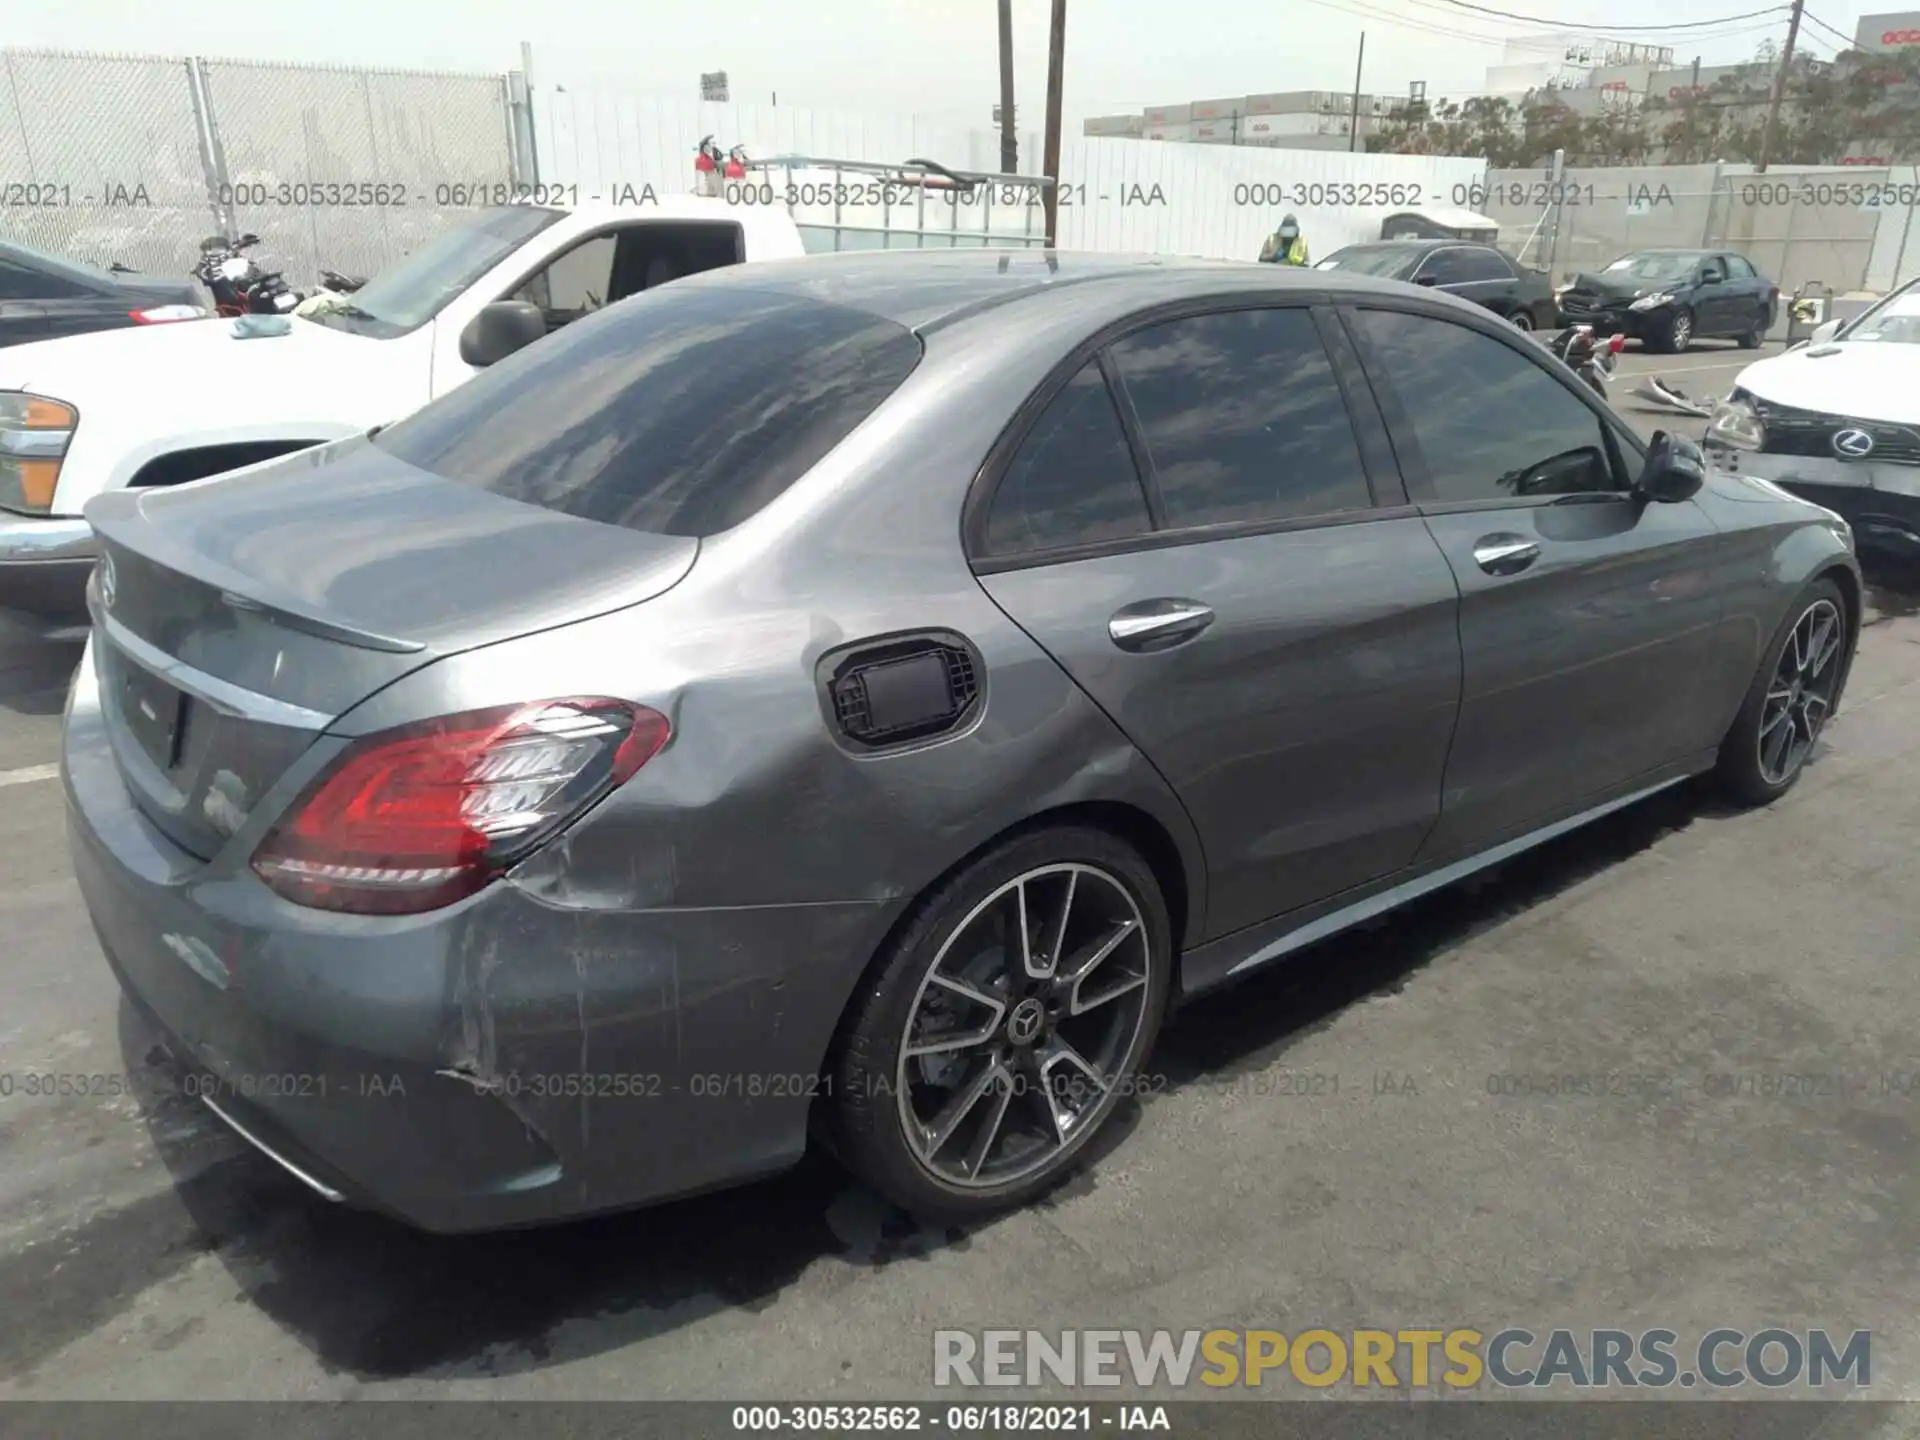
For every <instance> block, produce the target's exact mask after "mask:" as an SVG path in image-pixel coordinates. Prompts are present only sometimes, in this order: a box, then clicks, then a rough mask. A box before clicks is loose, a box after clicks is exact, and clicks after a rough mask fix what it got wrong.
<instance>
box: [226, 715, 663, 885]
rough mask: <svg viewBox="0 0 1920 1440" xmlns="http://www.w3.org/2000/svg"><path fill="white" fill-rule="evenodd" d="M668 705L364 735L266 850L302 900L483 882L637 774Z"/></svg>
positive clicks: (273, 878) (270, 870)
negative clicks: (660, 708) (665, 706)
mask: <svg viewBox="0 0 1920 1440" xmlns="http://www.w3.org/2000/svg"><path fill="white" fill-rule="evenodd" d="M670 733H671V731H670V727H669V725H668V723H667V717H666V716H664V715H662V714H660V713H659V712H658V711H657V710H649V709H647V708H646V707H645V706H644V705H630V704H628V703H627V702H625V701H623V700H605V699H572V700H546V701H541V702H539V703H537V704H532V705H507V706H502V707H499V708H497V709H492V710H476V711H470V712H468V713H466V714H463V715H448V716H443V717H441V718H439V719H437V720H429V721H426V722H424V723H422V724H418V725H409V726H406V727H404V728H402V729H399V730H389V731H386V732H384V733H382V734H379V735H370V736H368V737H367V738H365V739H363V740H358V741H356V742H354V744H353V745H352V746H350V747H349V748H348V749H347V750H346V751H345V752H344V753H343V754H342V755H340V756H339V758H337V759H336V760H335V761H334V762H333V764H332V765H331V766H329V767H328V768H327V770H326V771H325V772H324V773H322V774H321V776H320V777H319V778H318V779H317V780H315V781H314V783H313V784H311V785H309V786H308V787H307V789H306V791H305V793H303V794H302V795H301V796H300V798H299V799H298V800H296V801H295V802H294V804H293V806H292V808H291V809H289V810H288V812H287V814H286V815H285V816H283V817H282V818H281V820H280V822H279V824H277V825H276V826H275V827H274V829H273V831H272V832H271V833H270V834H269V835H268V836H267V838H266V839H265V840H263V841H262V842H261V843H260V848H259V849H258V850H257V851H256V852H255V853H254V857H253V869H254V872H255V873H256V874H257V875H259V876H260V878H261V879H262V880H264V881H266V883H267V884H268V885H269V886H271V887H272V888H273V889H274V890H275V891H276V892H278V893H279V894H281V895H283V896H285V897H286V898H287V899H289V900H292V901H294V902H296V903H298V904H301V905H310V906H313V907H315V908H317V909H322V910H343V911H348V912H351V913H354V914H361V915H412V914H417V913H418V912H420V911H423V910H434V909H438V908H439V907H440V906H442V905H448V904H451V903H452V902H454V901H455V900H458V899H460V898H461V897H463V896H466V895H471V894H472V893H473V892H474V891H476V890H479V889H481V888H482V887H483V886H485V885H486V884H488V883H489V882H490V881H492V880H493V879H494V877H495V876H497V875H499V874H500V873H501V871H503V870H505V869H506V868H507V867H508V866H510V865H512V864H514V863H515V862H517V861H519V860H521V859H523V858H525V857H526V856H527V855H528V854H530V853H531V852H532V851H533V850H535V849H537V848H538V847H539V846H540V845H541V844H542V843H543V842H544V841H546V840H548V839H550V838H551V837H552V836H553V835H554V834H556V833H557V832H558V831H559V830H561V829H563V828H564V827H565V826H566V825H568V824H569V823H571V822H572V821H573V820H575V819H577V818H578V817H579V816H580V815H581V814H582V812H584V811H585V810H586V809H587V808H588V807H590V806H592V805H593V804H595V803H596V802H598V801H599V800H600V799H601V798H602V797H604V796H605V795H606V794H607V792H608V791H610V790H612V789H613V788H614V787H615V786H617V785H620V784H622V783H624V782H625V781H626V780H627V779H629V778H630V777H631V776H632V775H633V773H634V772H635V771H637V770H638V769H639V768H640V767H641V766H642V765H644V764H646V763H647V761H649V760H651V759H652V758H653V757H654V756H655V755H657V754H658V753H659V752H660V748H661V747H662V746H663V745H665V744H666V743H667V739H668V736H669V734H670Z"/></svg>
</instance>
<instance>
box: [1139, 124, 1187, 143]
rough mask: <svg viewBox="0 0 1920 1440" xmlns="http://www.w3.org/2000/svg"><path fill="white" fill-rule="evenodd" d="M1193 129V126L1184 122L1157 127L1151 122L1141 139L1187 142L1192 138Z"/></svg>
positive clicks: (1142, 133)
mask: <svg viewBox="0 0 1920 1440" xmlns="http://www.w3.org/2000/svg"><path fill="white" fill-rule="evenodd" d="M1192 129H1193V126H1192V125H1190V124H1188V123H1187V122H1186V121H1184V120H1182V121H1178V122H1175V123H1173V124H1168V125H1155V124H1153V123H1152V122H1151V121H1149V122H1148V123H1147V126H1146V128H1145V129H1144V130H1143V131H1142V132H1141V138H1142V139H1145V140H1187V139H1190V138H1192V137H1191V135H1190V134H1189V132H1190V131H1191V130H1192Z"/></svg>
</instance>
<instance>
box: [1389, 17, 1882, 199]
mask: <svg viewBox="0 0 1920 1440" xmlns="http://www.w3.org/2000/svg"><path fill="white" fill-rule="evenodd" d="M1772 53H1773V54H1774V55H1775V56H1777V54H1778V51H1777V50H1775V51H1773V52H1772ZM1777 63H1778V61H1777V59H1776V60H1775V61H1774V62H1773V63H1772V64H1766V63H1756V64H1753V65H1748V66H1743V67H1742V68H1741V69H1740V70H1738V71H1735V72H1734V73H1733V74H1730V75H1723V76H1721V77H1720V79H1719V80H1718V81H1716V82H1715V83H1714V84H1713V85H1712V86H1711V87H1709V88H1705V89H1701V90H1684V89H1683V90H1682V91H1681V92H1680V93H1679V94H1678V95H1649V96H1647V97H1646V99H1645V101H1644V102H1643V103H1642V104H1641V105H1639V106H1638V107H1626V106H1623V107H1620V108H1618V109H1615V108H1604V109H1602V110H1601V111H1600V112H1599V113H1598V114H1595V115H1589V116H1584V117H1583V116H1580V115H1578V114H1576V113H1575V112H1574V110H1573V109H1572V108H1571V107H1570V106H1569V105H1567V103H1566V101H1565V99H1564V98H1563V97H1564V96H1565V95H1566V93H1567V92H1565V91H1560V90H1554V89H1550V88H1549V89H1543V90H1535V91H1532V92H1530V93H1528V94H1527V95H1526V96H1524V97H1523V98H1522V99H1520V100H1519V101H1517V102H1516V101H1513V100H1511V99H1507V98H1505V97H1502V96H1484V95H1483V96H1475V97H1473V98H1472V99H1469V100H1465V101H1453V100H1441V101H1439V102H1438V103H1437V104H1433V105H1428V104H1426V103H1425V102H1416V103H1410V104H1408V105H1404V106H1402V107H1401V108H1400V109H1399V110H1397V111H1395V112H1394V113H1393V114H1392V115H1390V116H1389V117H1388V118H1387V121H1386V123H1385V124H1384V125H1382V126H1381V127H1380V128H1379V130H1377V131H1376V132H1375V133H1374V134H1373V135H1370V136H1369V137H1368V138H1367V149H1368V150H1370V151H1374V152H1384V153H1387V154H1398V155H1471V156H1477V157H1479V158H1481V159H1484V160H1486V161H1487V162H1488V163H1489V164H1490V165H1492V166H1493V167H1494V168H1495V169H1502V170H1514V169H1531V168H1533V167H1535V166H1539V165H1544V164H1546V163H1547V162H1548V161H1549V160H1550V159H1551V158H1552V155H1553V152H1554V151H1556V150H1563V151H1565V152H1566V157H1567V163H1568V164H1569V165H1638V164H1646V163H1649V162H1650V161H1651V162H1656V163H1662V164H1668V165H1706V164H1711V163H1713V162H1715V161H1719V160H1729V161H1741V162H1746V163H1748V164H1752V163H1755V162H1757V161H1758V160H1759V158H1760V146H1761V137H1762V132H1763V131H1764V130H1765V128H1766V113H1767V103H1768V99H1769V97H1770V95H1771V93H1772V89H1773V77H1774V66H1775V65H1777ZM1863 146H1864V147H1866V150H1865V151H1864V152H1862V150H1861V148H1860V147H1863ZM1859 153H1868V154H1873V155H1884V156H1886V157H1887V158H1888V159H1890V160H1901V159H1911V158H1912V157H1914V156H1915V155H1917V154H1920V47H1914V48H1911V49H1907V50H1901V51H1895V52H1892V53H1889V54H1868V53H1865V52H1862V51H1858V50H1850V51H1847V52H1846V53H1844V54H1842V55H1840V56H1839V57H1838V58H1837V59H1835V60H1833V61H1831V62H1822V61H1818V60H1814V59H1812V58H1810V57H1808V56H1805V55H1799V56H1796V57H1795V58H1794V63H1793V65H1792V66H1791V67H1790V68H1789V70H1788V72H1787V82H1786V87H1785V90H1784V91H1783V93H1782V100H1781V107H1780V126H1779V130H1778V132H1777V133H1776V135H1775V137H1774V148H1773V155H1772V157H1771V158H1772V160H1773V162H1774V163H1776V164H1780V165H1832V164H1836V163H1838V162H1839V161H1840V160H1841V159H1843V158H1845V157H1848V156H1851V155H1855V154H1859Z"/></svg>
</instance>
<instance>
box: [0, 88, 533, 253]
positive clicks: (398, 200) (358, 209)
mask: <svg viewBox="0 0 1920 1440" xmlns="http://www.w3.org/2000/svg"><path fill="white" fill-rule="evenodd" d="M0 81H4V82H5V90H6V91H7V92H8V93H7V94H6V95H4V96H0V238H7V239H12V240H16V241H19V242H20V243H22V244H25V245H29V246H32V247H34V248H36V249H39V250H44V251H48V252H50V253H53V254H59V255H67V256H71V257H72V258H74V259H78V260H85V261H89V262H92V263H94V264H97V265H101V266H111V265H115V264H119V265H123V266H126V267H128V268H130V269H134V270H140V271H147V272H153V273H158V274H164V275H168V276H181V275H185V274H187V273H188V272H190V271H191V269H192V266H193V264H194V262H195V260H196V259H197V258H198V254H199V242H200V241H201V239H202V238H204V237H205V236H208V235H211V234H214V233H216V232H219V231H222V230H230V231H232V232H233V233H240V232H245V231H252V232H254V233H255V234H258V235H259V236H260V237H261V245H260V248H259V252H258V253H259V255H260V258H261V260H262V263H263V264H266V265H268V266H269V267H270V268H274V269H280V270H284V271H285V273H286V275H287V278H288V280H289V282H290V283H292V284H295V285H297V286H301V287H305V286H308V285H311V284H312V283H313V281H314V279H315V278H316V276H317V274H318V272H319V269H320V268H321V267H322V266H325V267H327V268H329V269H333V270H338V271H341V272H342V273H347V274H368V273H371V272H373V271H375V270H378V269H379V268H381V267H382V266H384V265H386V264H387V263H389V262H390V261H391V260H393V259H395V258H396V257H398V256H400V255H403V254H405V253H406V252H407V251H409V250H411V249H413V248H415V247H416V246H418V245H419V244H420V243H421V242H422V241H423V240H425V239H426V238H428V237H429V236H431V235H432V234H434V233H435V232H436V231H438V230H439V229H440V228H441V227H442V226H444V225H446V224H447V223H448V222H449V221H450V220H452V219H454V218H456V217H457V216H459V215H460V214H462V213H465V212H466V211H467V210H468V209H470V208H471V206H472V204H473V203H474V197H475V196H476V195H480V194H482V193H483V192H484V193H486V194H489V195H490V194H492V193H495V190H496V187H505V186H506V185H508V184H509V183H510V182H512V181H515V180H522V179H529V178H531V177H528V176H522V175H520V174H519V173H517V172H518V170H519V169H520V168H521V167H520V166H519V165H518V164H517V162H516V160H515V156H516V154H519V153H522V152H523V150H524V146H520V147H517V146H516V143H515V141H516V117H515V114H514V110H513V105H512V102H511V99H510V94H511V93H512V92H511V90H510V84H509V77H508V76H506V75H504V74H501V75H475V74H450V73H436V72H426V71H391V70H365V69H347V68H334V67H330V66H315V65H278V64H262V63H256V62H249V61H231V60H200V59H197V58H185V57H183V58H178V59H175V58H169V57H164V56H118V55H89V54H73V53H67V52H56V51H27V50H8V51H0ZM7 100H11V102H12V103H10V104H9V103H5V102H6V101H7Z"/></svg>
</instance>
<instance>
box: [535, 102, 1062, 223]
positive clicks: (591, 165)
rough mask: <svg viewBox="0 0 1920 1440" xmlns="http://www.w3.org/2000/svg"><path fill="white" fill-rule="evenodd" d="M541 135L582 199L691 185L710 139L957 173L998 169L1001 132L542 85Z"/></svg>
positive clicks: (1032, 146) (1034, 166)
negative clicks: (696, 160) (613, 191)
mask: <svg viewBox="0 0 1920 1440" xmlns="http://www.w3.org/2000/svg"><path fill="white" fill-rule="evenodd" d="M533 119H534V138H535V143H536V146H537V149H538V160H539V166H540V179H541V180H542V181H543V182H544V183H547V184H556V183H557V184H577V185H579V186H580V187H581V192H582V198H584V197H585V195H586V194H587V193H589V192H600V193H604V192H603V191H602V187H608V186H614V185H620V184H630V185H632V186H634V187H635V188H636V189H638V188H639V187H640V186H642V185H649V184H650V185H652V186H654V187H655V189H656V190H659V191H662V192H666V191H669V190H671V191H684V190H688V189H691V188H692V185H693V156H694V151H695V150H696V149H697V148H698V146H699V144H700V139H701V137H702V136H704V135H712V136H713V137H714V139H715V140H716V141H717V142H718V143H719V145H720V146H721V148H722V149H728V148H731V147H732V146H734V145H745V146H746V147H747V153H748V154H749V155H751V156H753V157H755V158H756V159H765V158H769V157H771V156H774V155H781V154H787V155H819V156H831V157H834V158H836V159H842V160H871V161H888V162H894V163H897V162H899V161H903V160H911V159H922V158H924V159H931V160H937V161H939V162H940V163H941V164H943V165H948V166H951V167H953V168H954V169H957V170H995V171H997V170H998V169H999V168H1000V134H999V132H998V131H997V130H990V129H987V128H985V127H982V128H980V129H976V130H967V129H957V128H955V127H952V126H932V125H926V124H922V123H921V122H919V121H917V120H915V119H914V117H912V116H911V115H866V114H860V113H857V112H849V111H824V110H808V109H802V108H800V107H798V106H793V105H758V104H739V103H734V104H704V103H702V102H700V101H695V100H673V99H662V98H660V97H658V96H643V95H626V94H619V93H615V92H606V91H591V90H583V91H575V90H572V89H567V90H558V89H557V88H556V87H555V86H553V85H551V84H547V83H538V84H537V85H536V89H535V93H534V97H533ZM1020 170H1021V172H1022V173H1023V174H1028V175H1037V174H1039V173H1040V136H1039V135H1038V133H1037V132H1032V131H1027V132H1023V133H1022V134H1021V136H1020Z"/></svg>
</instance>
